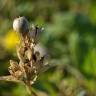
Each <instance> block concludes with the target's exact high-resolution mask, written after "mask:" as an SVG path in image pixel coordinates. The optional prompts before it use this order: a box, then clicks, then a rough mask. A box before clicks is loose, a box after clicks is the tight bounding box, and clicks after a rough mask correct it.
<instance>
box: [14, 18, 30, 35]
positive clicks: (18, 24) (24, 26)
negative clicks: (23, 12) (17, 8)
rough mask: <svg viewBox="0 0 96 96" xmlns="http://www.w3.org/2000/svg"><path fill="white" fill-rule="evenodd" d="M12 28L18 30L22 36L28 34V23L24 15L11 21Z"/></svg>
mask: <svg viewBox="0 0 96 96" xmlns="http://www.w3.org/2000/svg"><path fill="white" fill-rule="evenodd" d="M13 29H14V31H16V32H18V33H19V34H20V35H22V36H24V35H25V34H28V31H29V23H28V21H27V19H26V18H25V17H19V18H16V19H15V20H14V21H13Z"/></svg>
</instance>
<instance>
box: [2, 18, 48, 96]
mask: <svg viewBox="0 0 96 96" xmlns="http://www.w3.org/2000/svg"><path fill="white" fill-rule="evenodd" d="M13 29H14V30H15V31H16V32H18V33H19V34H20V38H22V42H20V44H17V46H16V51H17V56H18V59H19V62H17V61H14V60H10V66H9V73H10V75H9V76H7V77H6V76H5V77H3V78H1V79H2V80H7V81H16V82H22V83H24V84H25V85H26V86H27V87H28V88H29V91H30V92H31V89H30V88H31V85H32V84H34V82H35V81H36V79H37V77H38V75H39V74H40V73H41V72H44V70H45V69H47V68H48V67H49V66H48V63H47V62H45V61H46V52H45V51H44V50H42V48H41V47H40V45H39V39H38V37H39V35H40V33H41V32H42V31H43V29H42V28H41V27H39V26H35V25H33V26H32V29H31V30H30V28H29V23H28V21H27V19H26V18H25V17H19V18H16V19H15V20H14V21H13ZM29 30H30V31H29ZM31 33H32V34H31ZM30 92H29V94H31V93H30ZM31 96H32V95H31Z"/></svg>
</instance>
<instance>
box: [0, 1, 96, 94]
mask: <svg viewBox="0 0 96 96" xmlns="http://www.w3.org/2000/svg"><path fill="white" fill-rule="evenodd" d="M18 16H25V17H26V18H27V19H28V20H29V21H30V26H31V24H32V23H33V24H38V25H40V26H43V27H44V28H45V32H43V33H42V35H41V38H40V42H41V44H42V45H43V46H44V47H45V48H46V49H48V53H49V55H50V58H51V60H53V61H54V62H53V63H52V64H53V65H54V66H53V67H51V68H49V69H48V70H47V71H46V72H44V73H42V74H41V75H40V76H39V77H38V79H37V81H36V83H35V84H34V85H33V88H34V91H35V92H36V93H37V94H39V95H38V96H96V0H0V76H2V75H8V74H9V72H8V66H9V60H10V59H17V56H16V51H15V46H16V43H17V42H18V41H19V37H18V36H17V35H16V34H15V32H14V31H13V29H12V22H13V20H14V18H15V17H18ZM0 96H28V94H27V92H26V89H25V87H24V86H23V85H20V84H15V83H9V82H4V81H0Z"/></svg>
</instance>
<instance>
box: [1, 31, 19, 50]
mask: <svg viewBox="0 0 96 96" xmlns="http://www.w3.org/2000/svg"><path fill="white" fill-rule="evenodd" d="M3 40H4V47H5V48H6V49H8V50H13V49H14V48H15V47H16V44H17V43H19V42H20V38H19V35H18V34H17V33H16V32H14V31H13V30H9V31H8V32H7V34H6V35H5V37H4V39H3Z"/></svg>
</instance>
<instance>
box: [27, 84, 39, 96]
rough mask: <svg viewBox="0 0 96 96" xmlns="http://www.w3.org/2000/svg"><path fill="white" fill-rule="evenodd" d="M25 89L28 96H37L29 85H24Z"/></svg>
mask: <svg viewBox="0 0 96 96" xmlns="http://www.w3.org/2000/svg"><path fill="white" fill-rule="evenodd" d="M26 89H27V92H28V94H29V96H37V94H36V93H35V92H34V91H33V90H32V87H31V85H30V83H27V84H26Z"/></svg>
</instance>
